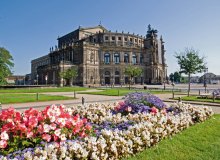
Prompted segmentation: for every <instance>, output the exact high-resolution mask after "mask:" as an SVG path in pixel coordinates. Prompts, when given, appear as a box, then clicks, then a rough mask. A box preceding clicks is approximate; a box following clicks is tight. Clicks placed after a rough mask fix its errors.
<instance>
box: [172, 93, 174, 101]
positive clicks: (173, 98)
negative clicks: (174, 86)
mask: <svg viewBox="0 0 220 160" xmlns="http://www.w3.org/2000/svg"><path fill="white" fill-rule="evenodd" d="M172 97H173V99H174V91H173V92H172Z"/></svg>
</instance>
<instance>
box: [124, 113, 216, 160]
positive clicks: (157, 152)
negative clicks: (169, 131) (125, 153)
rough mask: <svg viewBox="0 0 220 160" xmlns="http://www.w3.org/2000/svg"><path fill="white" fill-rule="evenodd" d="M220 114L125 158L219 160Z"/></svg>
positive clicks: (146, 159)
mask: <svg viewBox="0 0 220 160" xmlns="http://www.w3.org/2000/svg"><path fill="white" fill-rule="evenodd" d="M219 159H220V115H214V117H213V118H211V119H209V120H207V121H206V122H204V123H201V124H196V125H195V126H191V127H190V128H188V129H186V130H185V131H183V132H182V133H179V134H177V135H176V136H174V137H173V138H172V139H165V140H162V141H161V142H160V143H159V144H158V145H157V146H156V147H153V148H149V149H146V150H145V151H143V152H141V153H139V154H137V155H135V156H134V157H130V158H127V159H124V160H219Z"/></svg>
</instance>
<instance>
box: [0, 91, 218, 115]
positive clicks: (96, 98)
mask: <svg viewBox="0 0 220 160" xmlns="http://www.w3.org/2000/svg"><path fill="white" fill-rule="evenodd" d="M46 94H50V95H65V96H68V97H74V93H73V92H51V93H46ZM156 96H158V97H159V98H161V99H162V100H163V101H164V102H166V103H168V104H170V103H173V102H176V100H171V99H169V98H171V97H172V95H171V94H157V95H156ZM82 97H84V99H85V103H96V102H99V103H100V102H115V101H119V100H122V97H123V96H104V95H91V94H80V92H77V94H76V98H77V99H73V100H59V101H46V102H29V103H15V104H2V109H6V108H9V107H14V108H15V109H18V110H20V111H23V110H26V109H28V108H30V107H32V108H37V109H42V108H45V107H46V106H49V105H52V104H56V105H60V104H63V105H65V106H73V105H80V104H82ZM183 102H184V103H190V104H195V105H204V106H210V107H212V108H213V110H214V112H215V113H218V114H219V113H220V104H218V103H207V102H193V101H183Z"/></svg>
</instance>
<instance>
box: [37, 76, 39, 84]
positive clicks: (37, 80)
mask: <svg viewBox="0 0 220 160" xmlns="http://www.w3.org/2000/svg"><path fill="white" fill-rule="evenodd" d="M38 77H39V75H38V74H37V85H38Z"/></svg>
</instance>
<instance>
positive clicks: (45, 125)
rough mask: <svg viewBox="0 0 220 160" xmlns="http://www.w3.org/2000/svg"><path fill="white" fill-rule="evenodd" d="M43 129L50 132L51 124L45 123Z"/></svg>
mask: <svg viewBox="0 0 220 160" xmlns="http://www.w3.org/2000/svg"><path fill="white" fill-rule="evenodd" d="M43 129H44V130H43V131H44V132H45V133H48V132H50V125H48V124H44V125H43Z"/></svg>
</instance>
